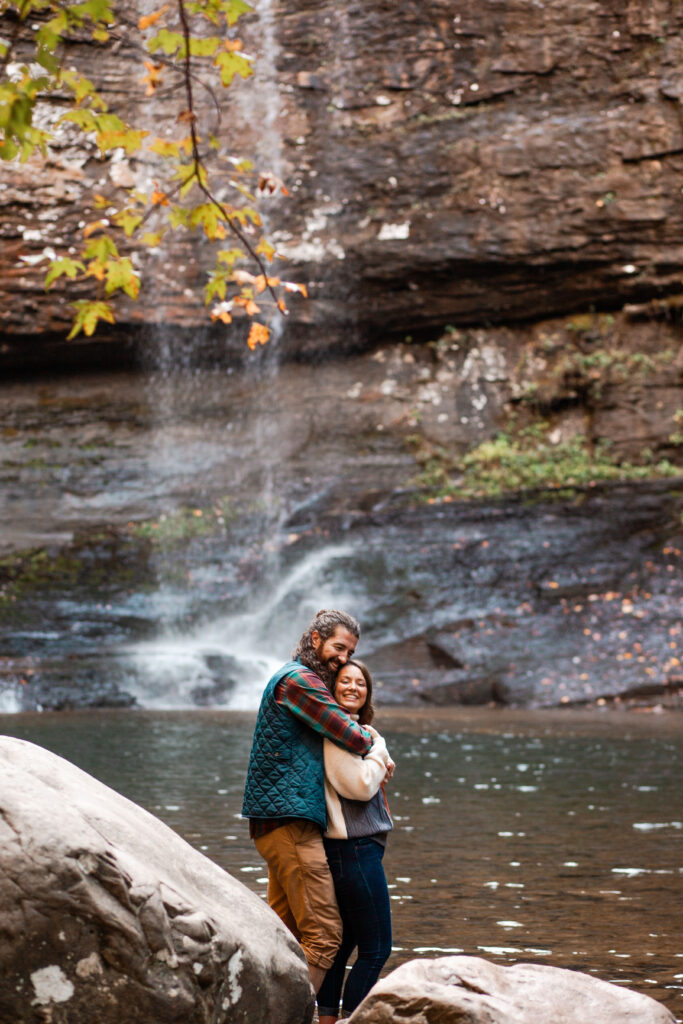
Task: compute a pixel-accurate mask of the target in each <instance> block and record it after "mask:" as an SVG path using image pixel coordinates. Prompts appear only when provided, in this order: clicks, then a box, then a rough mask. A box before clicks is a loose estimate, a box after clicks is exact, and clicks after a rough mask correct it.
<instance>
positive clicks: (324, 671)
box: [299, 651, 337, 693]
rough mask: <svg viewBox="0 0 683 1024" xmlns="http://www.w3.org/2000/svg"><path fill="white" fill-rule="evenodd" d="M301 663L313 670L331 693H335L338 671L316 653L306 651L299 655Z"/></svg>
mask: <svg viewBox="0 0 683 1024" xmlns="http://www.w3.org/2000/svg"><path fill="white" fill-rule="evenodd" d="M299 661H300V662H301V663H302V664H303V665H305V666H306V668H310V669H313V671H314V672H315V674H316V675H317V676H320V678H321V679H322V681H323V682H324V684H325V686H326V687H327V689H328V690H329V691H330V693H334V684H335V682H336V679H337V671H336V669H333V668H332V666H331V665H329V664H328V663H327V662H326V661H321V660H320V658H319V657H318V655H317V654H316V653H315V652H314V651H306V652H305V653H303V652H302V653H301V654H300V655H299Z"/></svg>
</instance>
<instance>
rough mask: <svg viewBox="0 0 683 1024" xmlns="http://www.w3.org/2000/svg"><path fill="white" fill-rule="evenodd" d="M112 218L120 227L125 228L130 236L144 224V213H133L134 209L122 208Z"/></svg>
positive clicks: (125, 231)
mask: <svg viewBox="0 0 683 1024" xmlns="http://www.w3.org/2000/svg"><path fill="white" fill-rule="evenodd" d="M112 219H113V221H114V223H115V224H116V226H117V227H118V228H122V229H123V231H124V233H125V234H126V235H127V237H128V238H130V236H131V235H132V234H133V232H134V231H135V229H136V228H137V227H139V226H140V224H142V214H140V213H133V211H132V210H121V211H120V212H119V213H117V214H115V215H114V217H113V218H112Z"/></svg>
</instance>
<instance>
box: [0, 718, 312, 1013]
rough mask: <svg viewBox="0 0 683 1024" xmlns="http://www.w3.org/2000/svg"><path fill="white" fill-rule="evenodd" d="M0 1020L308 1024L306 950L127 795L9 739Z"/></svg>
mask: <svg viewBox="0 0 683 1024" xmlns="http://www.w3.org/2000/svg"><path fill="white" fill-rule="evenodd" d="M0 922H1V924H0V975H1V976H2V986H0V1021H3V1022H10V1021H11V1022H12V1024H29V1022H30V1024H37V1022H43V1021H44V1022H47V1021H49V1022H50V1024H67V1022H68V1024H81V1022H83V1024H92V1022H94V1021H97V1024H165V1022H170V1021H182V1024H204V1022H207V1024H208V1022H211V1024H226V1022H228V1021H229V1022H231V1024H232V1022H235V1024H236V1022H242V1021H244V1022H247V1021H248V1022H249V1024H260V1022H262V1024H290V1022H291V1024H302V1022H306V1021H310V1019H311V1017H312V1014H313V993H312V990H311V988H310V985H309V981H308V972H307V968H306V962H305V960H304V957H303V954H302V952H301V950H300V949H299V946H298V945H297V943H296V942H295V940H294V938H293V937H292V936H291V935H290V933H289V932H288V931H287V929H286V928H285V927H284V926H283V925H282V924H281V923H280V921H279V920H278V919H277V917H276V916H275V914H273V912H272V911H271V910H270V909H269V908H268V907H267V906H265V905H264V904H263V903H262V902H261V900H260V899H259V898H258V897H257V896H255V895H254V894H253V893H251V892H249V891H248V890H247V889H246V888H245V887H244V886H243V885H241V884H240V883H239V882H237V881H236V880H235V879H233V878H231V877H230V875H228V874H227V873H226V872H225V871H223V870H222V869H221V868H219V867H218V866H217V865H216V864H214V863H212V862H211V861H210V860H208V859H207V858H206V857H204V856H202V854H200V853H198V852H197V851H196V850H194V849H193V848H192V847H191V846H189V844H188V843H186V842H185V841H184V840H183V839H181V838H180V837H179V836H178V835H176V833H175V832H173V831H172V830H171V829H170V828H168V827H167V826H166V825H164V824H163V823H162V822H160V821H158V820H157V819H156V818H155V817H154V816H153V815H151V814H149V813H147V812H146V811H144V810H143V809H142V808H140V807H138V806H137V805H136V804H134V803H132V802H131V801H130V800H127V799H125V798H124V797H122V796H120V795H119V794H118V793H115V792H114V791H113V790H111V789H109V788H108V787H107V786H105V785H103V784H102V783H100V782H98V781H96V780H95V779H93V778H92V777H91V776H89V775H87V774H86V773H85V772H83V771H81V770H80V769H78V768H76V767H74V766H73V765H72V764H70V763H69V762H68V761H65V760H63V759H62V758H60V757H57V756H56V755H54V754H52V753H49V752H48V751H47V750H44V749H42V748H41V747H38V746H35V745H34V744H31V743H27V742H25V741H23V740H18V739H13V738H10V737H0Z"/></svg>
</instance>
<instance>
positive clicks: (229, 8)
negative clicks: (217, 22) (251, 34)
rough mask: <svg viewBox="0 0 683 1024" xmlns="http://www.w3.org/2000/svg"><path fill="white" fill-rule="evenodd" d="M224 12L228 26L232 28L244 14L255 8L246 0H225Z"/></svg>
mask: <svg viewBox="0 0 683 1024" xmlns="http://www.w3.org/2000/svg"><path fill="white" fill-rule="evenodd" d="M223 10H224V11H225V20H226V21H227V23H228V25H230V26H232V25H234V24H235V22H236V21H237V19H238V18H240V17H241V16H242V15H243V14H248V13H249V11H251V10H253V8H252V7H250V6H249V4H247V3H245V2H244V0H224V3H223Z"/></svg>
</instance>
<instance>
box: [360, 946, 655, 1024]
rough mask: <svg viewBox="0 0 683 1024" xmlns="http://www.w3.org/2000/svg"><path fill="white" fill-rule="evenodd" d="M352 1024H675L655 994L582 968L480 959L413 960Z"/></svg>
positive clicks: (381, 985)
mask: <svg viewBox="0 0 683 1024" xmlns="http://www.w3.org/2000/svg"><path fill="white" fill-rule="evenodd" d="M350 1020H351V1021H352V1022H353V1024H388V1022H389V1021H401V1022H402V1024H410V1022H411V1021H416V1022H417V1021H419V1022H420V1024H437V1022H438V1024H558V1022H559V1021H561V1022H562V1024H588V1022H596V1024H597V1022H600V1024H611V1022H615V1024H616V1022H626V1021H628V1024H674V1018H673V1016H672V1015H671V1014H670V1013H669V1011H668V1010H667V1009H666V1008H665V1007H664V1006H662V1005H660V1004H659V1003H657V1002H655V1000H654V999H651V998H650V997H649V996H645V995H641V994H640V993H638V992H632V991H630V990H629V989H622V988H617V986H616V985H610V984H609V983H608V982H606V981H600V980H599V979H598V978H593V977H591V976H590V975H587V974H580V973H579V972H577V971H565V970H562V969H560V968H557V967H542V966H539V965H537V964H514V965H513V966H512V967H499V966H497V965H495V964H491V963H489V962H488V961H486V960H482V959H480V958H479V957H473V956H450V957H441V958H439V959H438V960H411V961H410V962H409V963H407V964H403V966H402V967H399V968H398V969H397V970H396V971H394V972H393V973H392V974H390V975H389V976H388V977H386V978H384V979H383V980H382V981H380V982H379V983H378V984H377V985H376V986H375V988H374V989H373V990H372V992H371V994H370V995H369V996H368V997H367V999H366V1000H365V1001H364V1002H363V1003H362V1004H361V1006H359V1007H358V1009H357V1010H356V1012H355V1013H354V1014H352V1016H351V1018H350Z"/></svg>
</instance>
